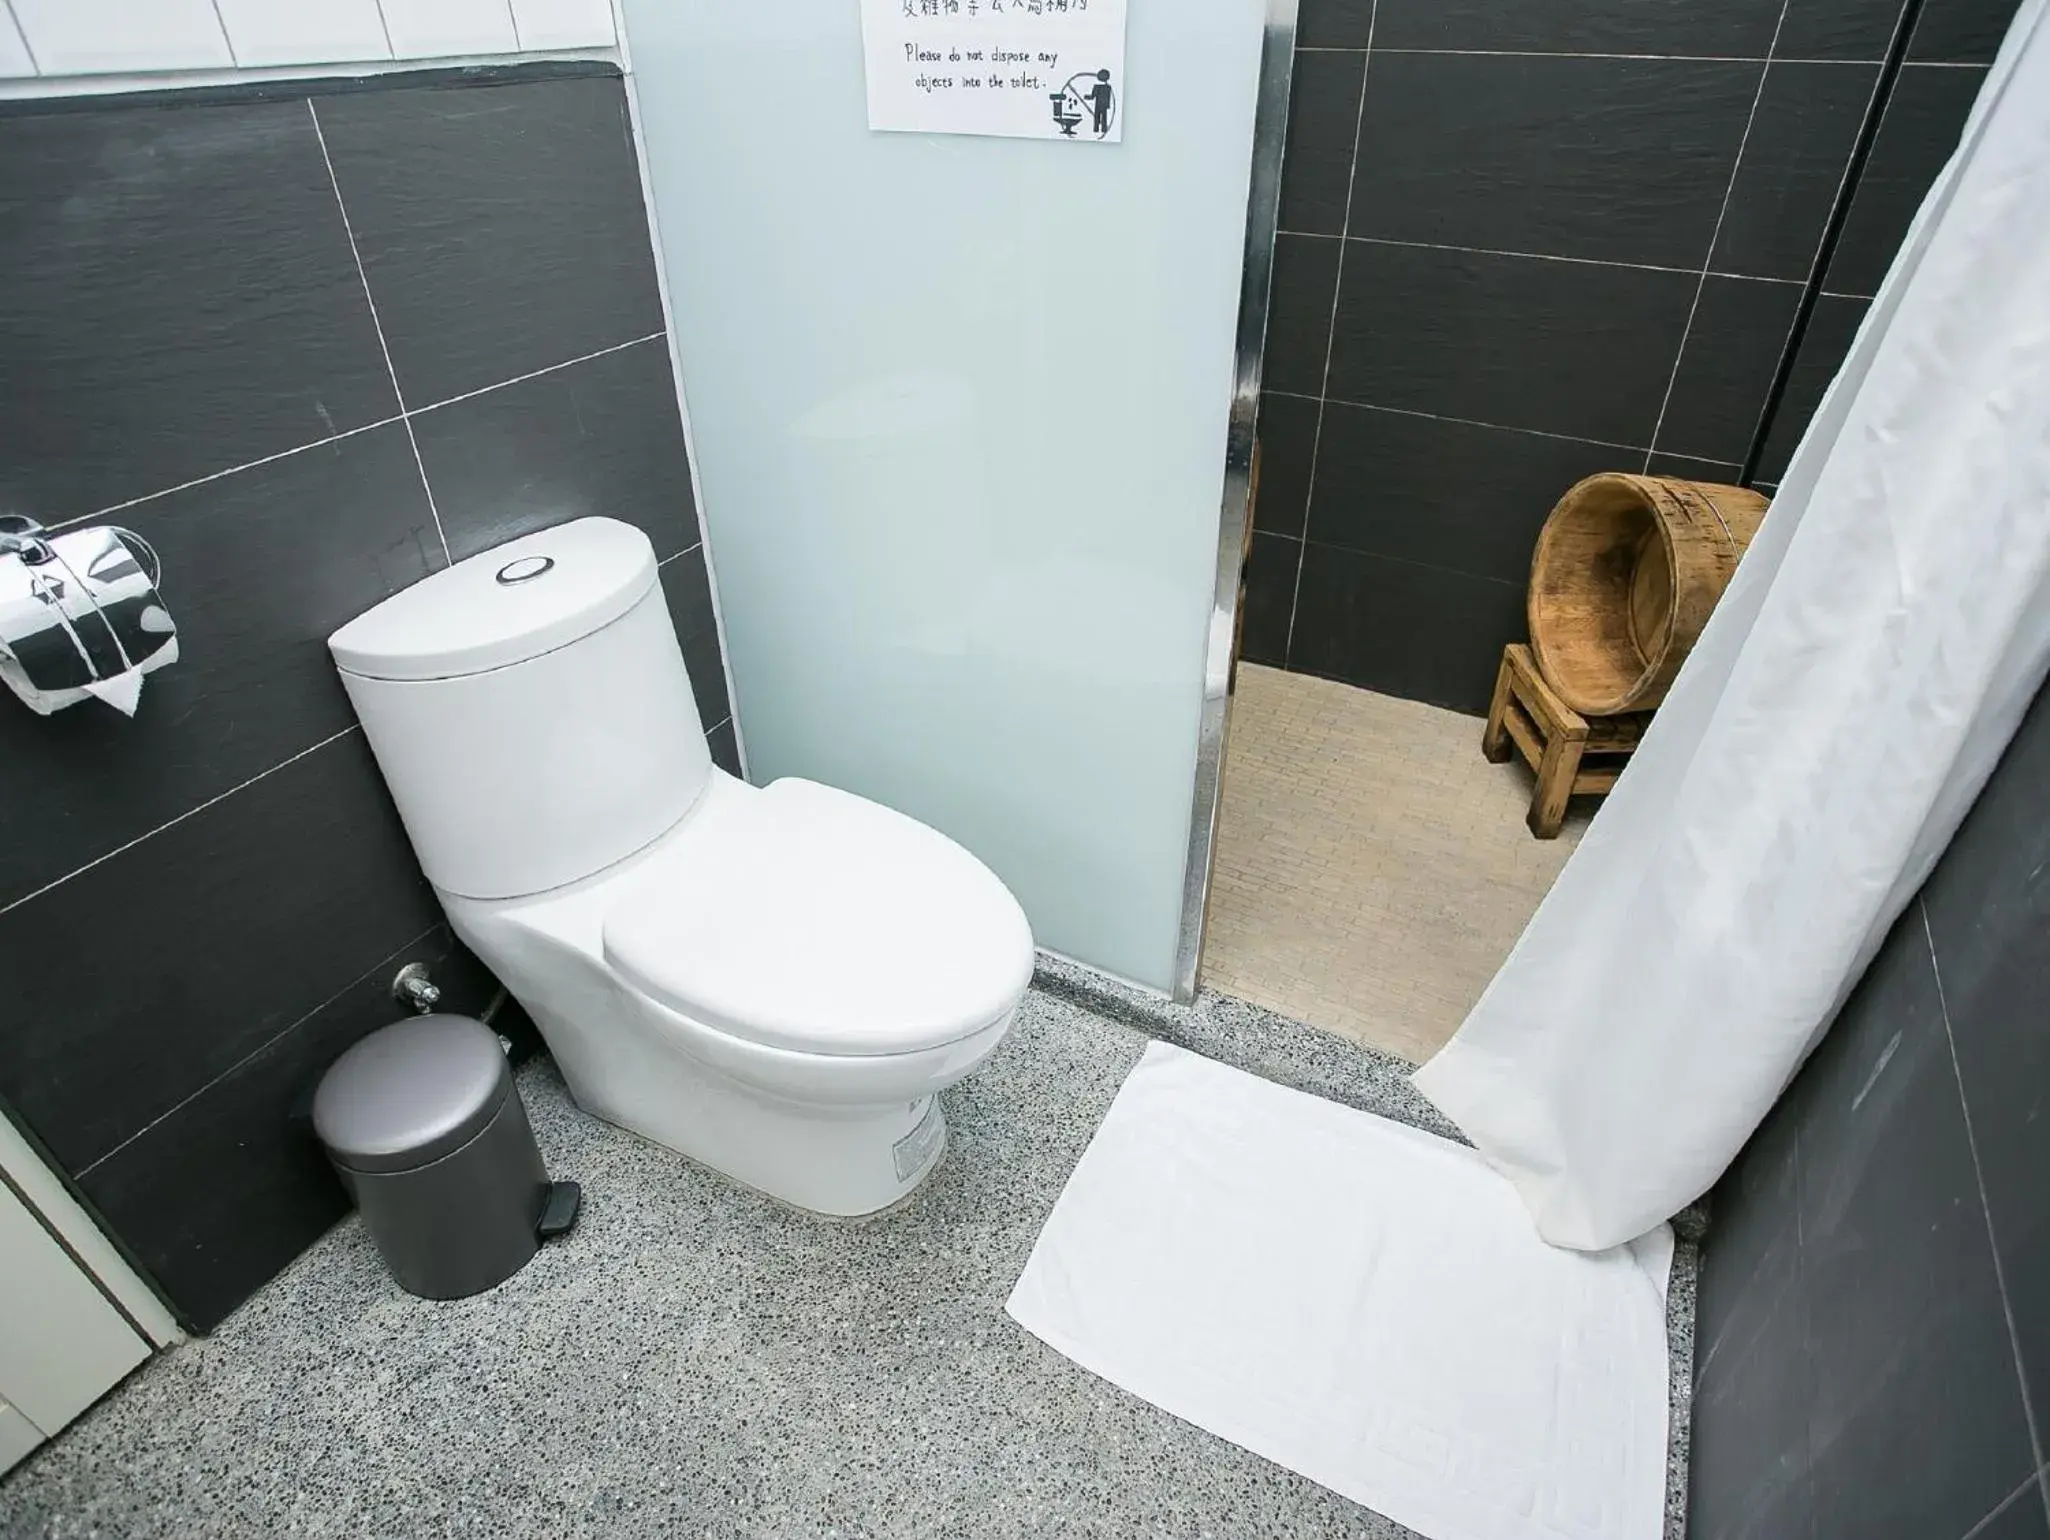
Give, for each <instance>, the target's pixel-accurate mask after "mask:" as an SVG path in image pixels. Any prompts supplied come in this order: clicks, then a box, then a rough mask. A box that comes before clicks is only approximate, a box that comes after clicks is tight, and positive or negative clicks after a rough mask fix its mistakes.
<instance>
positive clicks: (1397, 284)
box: [1245, 0, 2013, 712]
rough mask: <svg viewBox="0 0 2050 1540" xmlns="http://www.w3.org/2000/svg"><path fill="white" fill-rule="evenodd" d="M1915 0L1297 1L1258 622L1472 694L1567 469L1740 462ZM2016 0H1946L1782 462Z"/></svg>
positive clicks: (1425, 695) (1860, 213)
mask: <svg viewBox="0 0 2050 1540" xmlns="http://www.w3.org/2000/svg"><path fill="white" fill-rule="evenodd" d="M1900 3H1901V0H1727V3H1724V4H1720V5H1677V4H1656V5H1654V4H1646V3H1643V0H1552V3H1539V0H1303V4H1302V13H1301V26H1300V31H1299V34H1298V40H1299V45H1300V46H1299V48H1298V52H1297V55H1296V61H1295V64H1296V79H1295V96H1294V102H1293V106H1292V110H1291V120H1290V126H1289V142H1288V161H1287V168H1286V172H1285V176H1284V181H1283V188H1282V207H1281V228H1282V233H1281V235H1280V237H1279V240H1278V243H1277V250H1276V256H1275V288H1274V296H1273V304H1272V310H1271V314H1270V321H1269V334H1268V349H1267V359H1266V375H1265V395H1264V398H1263V401H1262V405H1261V423H1260V436H1261V441H1262V485H1261V496H1260V504H1259V507H1258V509H1257V511H1256V515H1255V528H1256V533H1255V536H1254V543H1253V555H1252V560H1251V563H1250V565H1249V567H1248V572H1247V614H1246V624H1245V654H1246V656H1248V657H1250V658H1252V659H1254V660H1255V661H1257V662H1263V663H1272V664H1278V665H1283V666H1286V667H1289V668H1292V669H1296V670H1299V671H1302V672H1306V673H1312V674H1321V675H1325V676H1328V677H1331V678H1336V679H1343V680H1346V681H1348V682H1350V683H1354V684H1359V685H1364V686H1367V687H1368V688H1371V689H1376V690H1382V691H1386V692H1388V693H1390V694H1394V695H1401V696H1407V697H1410V698H1414V699H1418V700H1426V701H1431V702H1435V703H1437V704H1439V705H1444V706H1450V707H1453V708H1455V709H1459V710H1465V711H1475V712H1478V711H1482V710H1484V709H1485V708H1486V704H1487V699H1488V694H1489V689H1490V686H1491V685H1492V683H1493V680H1494V674H1495V667H1496V663H1497V660H1498V659H1499V657H1500V653H1501V649H1502V646H1503V644H1504V643H1505V642H1508V641H1511V640H1514V639H1516V638H1518V637H1520V636H1522V635H1523V634H1524V618H1523V602H1524V584H1525V579H1526V577H1527V576H1528V571H1529V561H1530V549H1531V543H1532V541H1533V539H1534V538H1535V535H1536V532H1537V529H1538V526H1539V525H1540V524H1541V523H1542V522H1543V520H1544V517H1545V515H1546V513H1548V512H1549V511H1550V509H1551V506H1552V504H1553V502H1554V501H1556V499H1557V498H1558V496H1559V494H1560V493H1561V492H1563V491H1564V490H1565V489H1566V487H1567V486H1569V485H1570V484H1571V483H1572V482H1574V481H1575V480H1577V479H1579V478H1580V477H1581V476H1584V475H1588V474H1590V473H1592V472H1595V471H1600V470H1615V469H1630V470H1641V469H1645V468H1647V467H1648V468H1650V469H1651V470H1653V471H1658V472H1668V473H1672V474H1678V475H1689V476H1698V477H1702V478H1705V479H1712V480H1725V481H1727V480H1735V479H1737V477H1738V474H1739V470H1740V467H1741V465H1742V463H1743V461H1744V460H1745V457H1746V455H1747V453H1748V452H1749V450H1750V448H1751V446H1752V442H1753V438H1754V435H1755V434H1757V433H1758V431H1759V430H1760V426H1761V418H1762V414H1763V411H1764V408H1765V404H1766V400H1767V397H1768V394H1769V391H1770V387H1771V384H1772V381H1773V377H1774V374H1775V371H1776V369H1777V367H1778V364H1779V361H1780V358H1781V354H1782V352H1783V351H1784V349H1785V347H1786V344H1787V342H1788V339H1789V335H1790V330H1791V327H1792V324H1793V321H1794V318H1795V314H1796V311H1797V308H1798V306H1799V304H1800V300H1801V296H1802V290H1803V285H1804V283H1805V282H1807V281H1808V280H1809V279H1810V277H1811V269H1812V267H1813V266H1814V263H1815V258H1816V255H1817V252H1818V249H1819V245H1820V242H1821V238H1822V235H1823V231H1824V228H1825V225H1826V223H1827V221H1828V218H1829V215H1830V211H1831V208H1832V206H1833V203H1834V201H1835V199H1836V196H1837V193H1838V190H1839V188H1840V186H1841V185H1842V183H1843V179H1844V173H1845V171H1846V168H1847V166H1848V164H1849V161H1850V157H1851V154H1852V150H1853V146H1854V143H1855V141H1856V139H1857V136H1858V131H1859V128H1860V125H1861V123H1862V122H1863V121H1864V118H1865V115H1866V113H1867V111H1868V109H1869V107H1870V105H1871V101H1872V97H1873V92H1874V87H1875V84H1876V83H1877V82H1878V80H1879V79H1880V76H1881V62H1882V59H1883V57H1884V55H1885V53H1886V50H1887V45H1888V41H1889V39H1890V37H1891V36H1892V34H1893V31H1894V28H1895V24H1896V22H1897V20H1898V17H1899V13H1900ZM2012 9H2013V0H1928V5H1927V8H1926V11H1925V15H1924V19H1923V22H1922V25H1921V27H1920V30H1919V33H1918V35H1917V37H1916V38H1915V46H1914V50H1913V53H1912V55H1911V56H1912V57H1913V59H1914V60H1915V61H1916V62H1915V63H1913V64H1911V65H1910V66H1909V67H1908V68H1907V69H1906V70H1905V71H1904V73H1903V75H1902V78H1901V85H1900V89H1899V90H1898V91H1897V92H1896V93H1895V94H1894V98H1893V101H1892V103H1891V104H1890V106H1889V107H1888V109H1887V118H1886V124H1887V132H1886V133H1885V134H1883V135H1882V137H1881V140H1880V143H1879V146H1878V148H1877V150H1876V151H1875V153H1874V156H1873V158H1872V162H1871V170H1870V175H1869V176H1868V177H1867V178H1866V181H1865V184H1864V185H1861V187H1860V189H1859V192H1858V195H1857V197H1858V204H1857V207H1856V208H1855V209H1854V210H1853V216H1852V220H1851V224H1850V226H1849V228H1848V229H1847V231H1846V234H1845V237H1844V242H1843V248H1842V252H1841V255H1840V257H1839V260H1838V262H1837V263H1836V264H1834V265H1833V266H1832V268H1831V271H1830V273H1829V274H1828V275H1827V276H1826V278H1825V280H1824V282H1825V286H1826V287H1828V288H1829V289H1830V290H1831V293H1830V295H1829V296H1828V297H1826V298H1824V299H1823V300H1822V301H1821V303H1820V306H1819V308H1818V310H1817V312H1816V317H1815V321H1814V324H1813V326H1812V327H1811V328H1810V330H1809V333H1808V337H1809V341H1808V342H1807V344H1806V345H1805V346H1804V348H1803V351H1802V352H1801V354H1800V357H1799V361H1798V362H1799V367H1798V369H1797V370H1796V372H1795V375H1794V378H1793V381H1792V383H1791V385H1790V387H1789V389H1788V391H1787V393H1786V398H1785V401H1786V405H1785V408H1784V410H1783V412H1782V413H1781V414H1780V418H1779V421H1778V426H1777V430H1776V432H1775V434H1774V437H1773V440H1772V443H1771V446H1770V450H1771V452H1770V454H1769V455H1768V459H1767V463H1766V465H1765V466H1764V468H1763V471H1762V473H1761V474H1762V476H1763V478H1764V479H1766V480H1770V479H1772V477H1773V476H1776V475H1777V472H1778V469H1779V468H1780V467H1782V466H1783V465H1784V462H1785V457H1786V454H1787V452H1789V451H1790V449H1791V446H1792V443H1793V442H1794V441H1795V440H1797V439H1798V437H1799V428H1800V427H1801V426H1802V425H1804V424H1805V422H1806V420H1807V416H1808V414H1809V413H1810V412H1811V411H1812V410H1813V407H1814V405H1815V402H1816V401H1817V400H1818V399H1819V397H1820V394H1821V390H1822V387H1823V386H1824V385H1825V384H1827V382H1828V379H1829V376H1830V374H1831V373H1832V372H1834V370H1835V368H1836V365H1837V363H1838V362H1840V361H1841V358H1842V356H1843V352H1844V349H1845V348H1847V347H1848V345H1849V340H1850V336H1851V333H1852V332H1853V331H1854V330H1855V327H1856V323H1857V319H1858V317H1859V316H1860V315H1861V314H1862V312H1863V307H1864V304H1865V302H1866V296H1869V295H1870V294H1871V292H1872V290H1873V288H1874V286H1876V284H1877V282H1878V279H1879V277H1880V276H1881V275H1882V274H1883V272H1884V270H1885V267H1886V264H1887V261H1888V260H1889V259H1890V258H1891V255H1892V252H1893V250H1894V248H1895V246H1897V244H1898V242H1899V239H1900V236H1901V234H1902V233H1903V232H1904V231H1905V228H1906V224H1907V220H1908V217H1909V215H1911V214H1912V212H1913V209H1914V206H1915V203H1916V202H1917V201H1918V200H1919V197H1920V195H1921V192H1922V190H1923V188H1925V187H1926V185H1927V183H1928V180H1929V178H1930V177H1932V176H1933V175H1934V173H1935V170H1936V168H1937V167H1938V166H1939V165H1940V164H1941V162H1942V159H1943V157H1944V155H1945V154H1946V153H1947V152H1948V149H1949V148H1950V146H1951V145H1952V144H1954V143H1955V140H1956V134H1957V129H1958V127H1959V126H1960V125H1961V124H1962V121H1963V110H1964V108H1965V107H1966V106H1968V105H1969V102H1970V99H1971V93H1972V91H1973V90H1974V89H1975V88H1976V86H1977V83H1978V80H1979V79H1980V78H1981V77H1982V76H1983V74H1984V61H1985V60H1987V59H1990V57H1991V53H1992V48H1993V46H1994V45H1995V44H1997V42H1998V38H1999V32H2000V29H2001V28H2002V27H2004V25H2005V23H2006V19H2007V17H2008V15H2009V14H2011V12H2012ZM1961 61H1962V62H1961ZM1839 291H1841V292H1839Z"/></svg>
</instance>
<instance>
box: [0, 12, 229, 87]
mask: <svg viewBox="0 0 2050 1540" xmlns="http://www.w3.org/2000/svg"><path fill="white" fill-rule="evenodd" d="M13 5H14V15H15V19H16V20H17V21H19V22H20V23H21V30H22V32H23V33H24V34H26V36H27V38H28V44H29V47H30V48H32V49H34V50H35V55H36V60H37V62H38V63H39V64H41V65H42V67H43V73H44V74H45V75H92V74H103V73H110V72H113V73H127V72H129V71H142V70H184V69H226V68H228V67H229V66H230V65H232V64H233V63H234V62H235V61H234V59H233V57H232V56H231V55H230V54H229V52H228V39H227V38H226V37H225V36H224V35H223V34H222V32H221V23H220V20H219V18H218V17H216V16H215V15H214V8H213V5H212V4H211V0H13Z"/></svg>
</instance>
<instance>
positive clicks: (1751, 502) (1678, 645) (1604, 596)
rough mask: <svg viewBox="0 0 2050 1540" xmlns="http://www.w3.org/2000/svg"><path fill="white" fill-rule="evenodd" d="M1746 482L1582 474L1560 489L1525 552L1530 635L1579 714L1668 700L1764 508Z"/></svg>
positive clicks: (1544, 666)
mask: <svg viewBox="0 0 2050 1540" xmlns="http://www.w3.org/2000/svg"><path fill="white" fill-rule="evenodd" d="M1765 509H1766V499H1765V498H1764V497H1761V496H1760V495H1759V494H1758V493H1756V492H1750V491H1746V490H1745V489H1744V488H1743V487H1725V486H1716V485H1714V484H1713V483H1710V482H1705V481H1678V480H1674V479H1672V478H1669V477H1664V476H1631V475H1624V474H1622V473H1610V474H1606V475H1601V476H1590V477H1588V478H1587V479H1586V480H1585V481H1583V482H1581V483H1579V484H1578V485H1577V486H1575V487H1573V488H1572V489H1571V490H1569V491H1568V492H1567V494H1566V495H1565V496H1564V497H1562V498H1560V499H1559V505H1558V506H1557V507H1556V508H1554V509H1553V510H1552V515H1551V517H1550V518H1548V519H1546V520H1545V527H1544V529H1543V530H1541V531H1540V532H1539V534H1538V541H1537V551H1536V553H1535V554H1534V555H1533V556H1532V557H1531V563H1530V645H1531V651H1532V652H1534V653H1535V654H1536V655H1537V662H1538V667H1539V668H1540V669H1541V670H1542V671H1543V673H1544V676H1545V679H1546V681H1547V682H1548V683H1549V684H1550V685H1551V686H1552V688H1553V689H1554V690H1555V691H1557V692H1558V694H1559V697H1560V698H1561V699H1562V700H1564V701H1565V702H1566V704H1567V705H1569V706H1571V707H1572V708H1573V709H1574V710H1575V711H1578V712H1580V713H1581V714H1582V715H1584V716H1614V715H1616V714H1618V713H1619V712H1625V711H1649V710H1651V709H1652V707H1654V706H1656V705H1657V704H1658V703H1659V702H1660V701H1662V700H1664V699H1665V696H1666V691H1667V690H1668V689H1670V688H1671V687H1672V683H1673V676H1674V675H1675V674H1677V673H1679V671H1680V665H1681V664H1682V663H1683V662H1685V661H1686V658H1687V654H1688V652H1689V651H1691V650H1692V649H1693V646H1694V640H1695V638H1696V637H1698V636H1700V635H1701V628H1702V626H1703V625H1705V624H1707V622H1708V616H1709V612H1710V611H1711V610H1713V609H1714V608H1715V606H1716V601H1717V600H1718V599H1720V598H1722V596H1723V590H1724V589H1725V588H1727V587H1728V586H1729V583H1730V577H1731V575H1732V574H1733V573H1734V572H1735V571H1736V570H1737V562H1738V560H1739V559H1740V558H1741V557H1742V556H1743V554H1744V552H1745V549H1746V548H1747V547H1748V546H1749V545H1750V544H1751V537H1752V536H1753V535H1754V534H1756V533H1757V531H1758V523H1759V520H1761V519H1762V518H1764V517H1765Z"/></svg>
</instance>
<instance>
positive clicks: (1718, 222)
mask: <svg viewBox="0 0 2050 1540" xmlns="http://www.w3.org/2000/svg"><path fill="white" fill-rule="evenodd" d="M1792 4H1793V0H1780V14H1779V19H1778V20H1777V21H1775V22H1774V23H1773V24H1772V41H1771V42H1770V43H1768V44H1767V45H1766V48H1765V59H1764V68H1762V69H1760V70H1759V72H1758V89H1757V90H1755V91H1753V92H1752V93H1751V110H1750V112H1748V113H1747V114H1745V117H1744V132H1743V135H1742V136H1741V137H1740V138H1739V139H1738V140H1737V153H1736V155H1735V157H1734V158H1733V159H1732V160H1731V161H1730V180H1729V182H1728V183H1727V184H1726V185H1725V186H1724V188H1723V201H1722V206H1721V207H1720V208H1718V209H1717V210H1716V211H1715V228H1714V229H1712V230H1710V231H1709V232H1708V249H1707V251H1705V252H1703V253H1702V257H1701V276H1700V278H1699V279H1697V280H1696V281H1695V284H1694V300H1693V303H1691V304H1690V305H1688V307H1687V322H1686V324H1685V325H1684V326H1682V327H1681V328H1680V345H1679V347H1677V348H1675V349H1674V350H1673V372H1672V373H1671V374H1669V375H1667V376H1666V393H1665V395H1664V396H1662V397H1660V399H1659V414H1658V419H1657V420H1656V421H1655V422H1653V423H1652V425H1651V446H1650V447H1649V448H1648V449H1646V450H1645V451H1644V469H1645V472H1646V474H1649V473H1650V471H1651V457H1652V455H1653V454H1654V453H1655V452H1657V449H1658V441H1659V433H1660V431H1661V430H1662V429H1663V428H1664V427H1665V425H1666V412H1667V411H1668V410H1669V409H1670V408H1671V407H1672V404H1673V391H1674V390H1675V388H1677V387H1678V385H1679V383H1680V366H1681V365H1682V364H1683V363H1685V362H1686V361H1687V344H1688V342H1689V341H1691V340H1692V338H1693V336H1694V317H1695V316H1696V315H1698V314H1699V313H1700V311H1701V296H1702V294H1703V293H1704V292H1706V290H1707V289H1708V273H1709V269H1710V268H1712V267H1714V266H1715V246H1716V242H1717V241H1719V240H1721V239H1722V235H1723V221H1724V220H1726V219H1728V218H1729V217H1730V203H1731V201H1732V200H1733V199H1735V197H1736V196H1737V178H1738V177H1740V176H1741V175H1743V172H1744V151H1745V150H1746V149H1748V148H1749V147H1750V145H1751V128H1752V125H1753V124H1755V123H1756V122H1757V121H1758V104H1759V103H1760V102H1762V101H1764V100H1765V83H1766V81H1767V80H1769V79H1771V77H1772V66H1773V63H1774V60H1773V54H1774V52H1775V51H1776V50H1777V49H1778V48H1779V42H1780V31H1781V29H1782V28H1784V27H1785V26H1786V24H1787V10H1788V8H1789V7H1790V6H1791V5H1792ZM1788 62H1793V61H1788Z"/></svg>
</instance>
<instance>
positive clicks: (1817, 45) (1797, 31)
mask: <svg viewBox="0 0 2050 1540" xmlns="http://www.w3.org/2000/svg"><path fill="white" fill-rule="evenodd" d="M1900 14H1901V0H1788V3H1787V14H1786V19H1785V20H1784V21H1782V22H1781V23H1780V34H1779V42H1778V43H1777V45H1776V46H1775V47H1774V48H1773V57H1774V58H1778V59H1862V60H1864V61H1865V62H1867V63H1874V64H1876V63H1877V62H1878V61H1879V60H1881V59H1884V58H1885V57H1886V49H1887V45H1888V44H1889V43H1890V42H1892V40H1893V29H1894V27H1895V26H1896V25H1897V24H1898V23H1899V21H1900Z"/></svg>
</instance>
